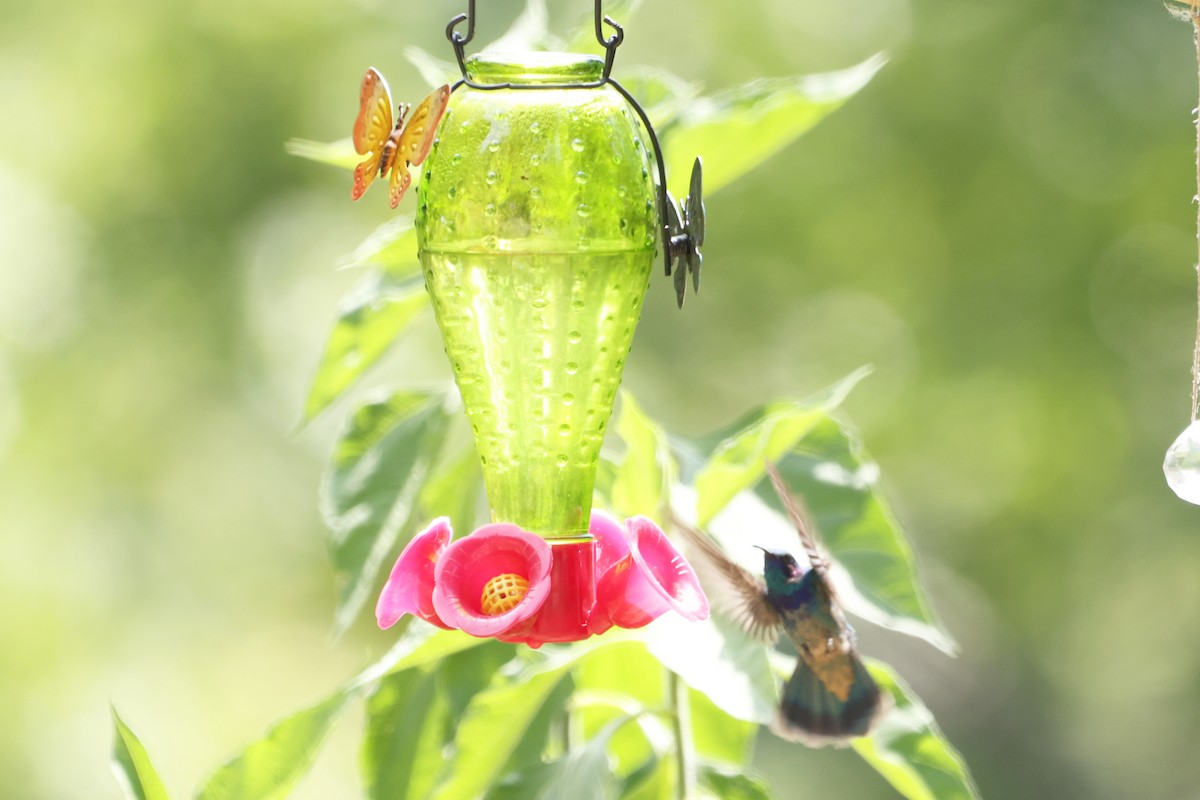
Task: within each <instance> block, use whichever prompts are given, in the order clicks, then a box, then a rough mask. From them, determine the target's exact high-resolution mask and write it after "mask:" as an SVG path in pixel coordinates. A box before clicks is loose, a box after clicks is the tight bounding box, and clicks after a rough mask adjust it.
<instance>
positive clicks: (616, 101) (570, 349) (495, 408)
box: [356, 0, 708, 646]
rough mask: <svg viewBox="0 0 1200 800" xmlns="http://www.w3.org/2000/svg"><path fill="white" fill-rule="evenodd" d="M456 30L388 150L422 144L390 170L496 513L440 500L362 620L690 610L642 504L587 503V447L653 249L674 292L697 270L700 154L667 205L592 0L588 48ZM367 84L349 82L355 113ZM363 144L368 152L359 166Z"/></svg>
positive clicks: (599, 622) (644, 128) (489, 621)
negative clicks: (452, 65)
mask: <svg viewBox="0 0 1200 800" xmlns="http://www.w3.org/2000/svg"><path fill="white" fill-rule="evenodd" d="M463 23H466V31H465V34H464V33H462V32H460V30H459V28H460V26H462V25H463ZM606 28H607V30H608V31H610V32H609V34H608V35H607V36H606V35H605V33H606ZM474 32H475V0H468V11H467V13H466V14H460V15H458V16H456V17H455V18H454V19H453V20H452V21H451V22H450V24H449V26H448V27H447V29H446V35H447V38H448V39H449V40H450V43H451V45H452V46H453V48H454V54H455V58H456V60H457V62H458V65H459V68H460V70H461V72H462V79H461V80H459V81H458V82H457V83H455V84H454V85H453V86H451V87H449V88H448V90H446V89H443V90H435V93H434V94H433V95H431V96H430V99H428V100H427V101H426V102H425V103H422V104H421V107H420V108H419V109H418V112H417V113H416V114H414V120H413V122H412V123H410V128H411V127H412V125H416V124H418V118H419V125H420V126H421V127H420V128H417V129H413V131H414V132H413V133H411V134H410V133H409V132H408V131H407V130H406V131H405V132H403V133H401V132H400V129H401V126H400V125H397V126H396V132H397V133H396V135H398V136H399V146H398V147H397V146H396V145H393V146H392V151H391V157H392V158H393V159H405V158H406V156H405V153H406V152H407V153H408V154H409V155H410V156H411V155H413V154H416V155H417V156H419V158H415V160H414V158H411V157H410V158H408V159H407V160H406V161H403V162H402V163H401V162H398V163H399V166H400V167H403V168H404V169H403V171H404V173H405V174H404V177H403V179H402V183H403V186H404V187H406V186H407V181H408V178H407V167H408V166H411V165H414V164H420V167H419V177H418V179H417V186H416V195H417V220H416V230H417V237H418V251H419V255H420V260H421V265H422V269H423V271H424V276H425V285H426V288H427V290H428V292H429V295H430V298H431V299H432V302H433V308H434V313H435V316H436V318H437V323H438V326H439V328H440V330H441V334H442V338H443V341H444V344H445V350H446V354H447V356H448V357H449V359H450V362H451V366H452V368H453V372H454V377H455V381H456V383H457V385H458V388H459V391H460V392H461V394H462V398H463V404H464V407H465V410H466V414H467V417H468V419H469V421H470V423H471V428H472V431H473V433H474V438H475V447H476V450H477V451H478V454H479V458H480V462H481V465H482V469H483V475H484V484H485V488H486V491H487V496H488V501H489V505H490V507H491V515H492V519H493V520H494V521H493V523H492V524H490V525H485V526H483V527H482V528H480V529H479V530H477V531H476V532H474V533H472V534H471V535H469V536H466V537H463V538H461V539H459V540H457V541H454V542H450V538H451V532H450V530H449V523H448V521H447V520H445V519H444V518H442V519H439V520H436V521H434V523H433V524H431V525H430V527H429V528H428V529H426V530H425V531H424V532H423V533H421V534H418V536H417V537H415V538H414V539H413V541H412V542H411V543H410V545H409V546H408V548H407V549H406V550H405V552H404V553H403V554H402V555H401V556H400V559H399V560H398V561H397V563H396V567H395V569H394V570H393V573H392V577H391V578H390V579H389V581H388V584H387V585H386V586H385V587H384V591H383V594H382V595H381V597H380V601H379V606H378V609H377V613H378V617H379V622H380V624H381V625H383V626H384V627H386V626H387V625H390V624H391V623H393V622H395V620H396V619H397V618H399V616H400V615H402V614H404V613H413V614H416V615H418V616H421V617H422V618H424V619H426V620H428V621H430V622H432V623H434V624H437V625H441V626H442V627H456V628H461V629H463V630H465V631H467V632H468V633H472V634H474V635H479V636H495V637H497V638H500V639H503V640H507V641H519V642H526V643H528V644H531V645H533V646H538V645H540V644H541V643H543V642H560V641H575V640H579V639H583V638H586V637H588V636H590V635H593V634H597V633H602V632H603V631H604V630H606V629H607V628H608V627H611V626H612V625H618V626H622V627H638V626H640V625H644V624H646V623H647V622H649V621H650V620H651V619H653V618H654V617H657V616H658V615H660V614H662V613H664V612H665V611H666V610H668V609H674V610H676V611H678V612H679V613H681V614H683V615H684V616H685V617H688V618H691V619H702V618H704V617H705V616H707V613H708V603H707V600H706V599H705V597H704V594H703V592H702V591H701V589H700V586H699V583H698V582H697V581H696V578H695V575H694V573H693V572H692V570H691V567H690V566H688V564H687V562H686V561H685V560H684V559H683V557H682V556H681V555H680V554H679V553H678V552H677V551H676V550H675V548H674V547H673V546H672V545H671V543H670V542H669V540H668V539H667V538H666V537H665V536H664V535H663V534H662V531H661V530H659V529H658V528H657V526H655V525H654V523H652V522H651V521H650V520H648V519H646V518H644V517H634V518H633V519H630V520H627V521H626V522H625V523H621V522H619V521H617V520H615V519H613V518H611V517H609V516H607V515H605V514H603V513H600V512H593V511H592V491H593V487H594V483H595V477H596V469H597V466H598V464H599V459H600V446H601V443H602V441H603V439H604V434H605V429H606V427H607V425H608V422H609V418H610V417H611V415H612V410H613V401H614V398H615V397H616V393H617V387H618V386H619V384H620V382H621V373H622V370H623V368H624V365H625V359H626V357H627V355H628V353H629V348H630V344H631V342H632V339H633V332H634V328H635V327H636V325H637V322H638V318H639V316H640V314H641V310H642V302H643V299H644V298H645V294H646V290H647V288H648V285H649V280H650V275H651V272H652V269H653V265H654V263H655V261H656V258H657V257H661V259H662V262H661V263H662V264H663V267H664V269H665V272H666V274H667V275H668V276H671V275H672V273H674V285H675V290H676V293H677V300H678V303H679V305H680V306H681V307H682V305H683V292H684V288H685V284H686V277H687V274H688V273H690V274H691V275H692V280H693V286H694V288H695V289H698V288H699V279H700V266H701V261H702V258H701V254H700V246H701V245H702V244H703V241H704V204H703V202H702V200H701V166H700V160H699V159H696V161H695V164H694V167H693V171H692V176H691V185H690V194H689V196H688V197H687V198H686V199H685V200H684V202H683V203H682V204H679V203H677V202H676V201H675V199H674V198H672V197H671V196H670V194H669V193H668V192H667V189H666V174H665V168H664V166H663V158H662V152H661V149H660V146H659V142H658V139H657V137H656V136H655V133H654V129H653V126H652V125H651V123H650V120H649V118H648V117H647V115H646V112H645V111H644V110H643V109H642V107H641V106H640V105H639V104H638V103H637V101H636V100H635V99H634V98H633V97H632V96H631V95H630V94H629V92H628V91H626V90H625V89H624V88H623V87H622V86H621V85H620V84H619V83H617V82H616V81H615V80H614V79H613V78H612V77H611V71H612V67H613V60H614V57H615V55H616V51H617V48H618V47H619V46H620V44H621V42H622V40H623V38H624V32H623V30H622V28H621V26H620V25H618V24H617V23H616V22H614V21H613V20H612V19H611V18H609V17H606V16H604V14H603V11H602V0H595V32H596V39H597V41H598V42H599V43H600V45H601V46H602V47H603V48H604V55H603V57H599V56H592V55H581V54H574V53H545V52H529V53H515V54H514V53H488V52H484V53H480V54H477V55H471V56H467V55H466V52H465V49H466V46H467V45H468V44H469V43H470V42H471V40H472V38H473V36H474ZM372 74H374V75H378V73H374V71H373V70H372V71H369V72H368V80H372V78H371V76H372ZM380 80H382V79H381V78H380ZM447 91H448V98H447V99H442V98H446V96H447ZM385 93H386V90H385ZM367 101H368V86H367V81H364V86H363V103H364V112H363V113H367V112H366V109H367ZM387 102H388V103H389V104H390V99H388V101H387ZM439 117H440V119H439ZM362 118H363V114H360V124H361V120H362ZM401 121H403V119H402V120H401ZM387 122H390V108H388V117H387ZM358 129H359V126H356V143H357V131H358ZM376 149H379V148H376ZM422 150H423V151H425V152H421V151H422ZM360 152H364V150H363V149H360ZM381 152H382V155H383V158H384V163H383V164H382V165H381V166H380V167H379V169H380V171H381V173H385V172H386V171H387V170H386V167H388V166H389V164H390V162H389V161H388V160H387V159H388V155H389V154H388V152H386V148H384V149H383V150H382V151H381ZM371 158H372V157H371V156H368V161H367V162H364V165H366V168H367V169H369V170H374V169H376V167H375V165H373V164H371V163H370V161H371ZM422 159H423V160H422ZM357 185H358V184H357V182H356V187H357ZM395 185H396V182H395V173H393V186H395ZM356 192H357V193H359V194H361V191H359V190H358V189H357V188H356ZM400 192H403V187H402V188H400ZM393 198H394V199H398V197H397V196H396V195H395V194H393ZM659 253H661V256H658V255H657V254H659Z"/></svg>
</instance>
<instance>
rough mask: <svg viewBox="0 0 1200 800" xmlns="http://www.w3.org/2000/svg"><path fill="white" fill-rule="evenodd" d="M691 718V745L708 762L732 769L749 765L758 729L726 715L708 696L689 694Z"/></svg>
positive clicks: (752, 724)
mask: <svg viewBox="0 0 1200 800" xmlns="http://www.w3.org/2000/svg"><path fill="white" fill-rule="evenodd" d="M688 704H689V709H690V714H691V718H692V743H693V746H694V747H695V748H696V753H697V754H698V755H700V756H701V757H703V758H704V759H705V760H706V761H719V762H721V763H723V764H728V765H730V766H733V767H742V766H745V765H746V764H747V763H748V762H749V761H750V756H751V753H752V750H753V746H754V737H755V735H756V734H757V733H758V726H757V725H756V724H754V723H753V722H746V721H744V720H740V719H736V718H734V717H731V716H730V715H728V714H726V713H725V712H724V711H722V710H721V709H720V707H718V706H717V704H716V703H714V702H713V701H712V700H710V699H709V697H708V695H706V694H704V693H703V692H698V691H696V690H695V689H689V690H688Z"/></svg>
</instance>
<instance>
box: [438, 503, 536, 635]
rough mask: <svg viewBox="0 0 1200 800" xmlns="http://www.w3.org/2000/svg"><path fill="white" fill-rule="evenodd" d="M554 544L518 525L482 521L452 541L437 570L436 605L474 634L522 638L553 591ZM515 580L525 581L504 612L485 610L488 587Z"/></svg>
mask: <svg viewBox="0 0 1200 800" xmlns="http://www.w3.org/2000/svg"><path fill="white" fill-rule="evenodd" d="M550 564H551V554H550V545H548V544H546V541H545V540H544V539H542V538H541V537H540V536H537V535H535V534H532V533H529V532H527V531H523V530H521V529H520V528H519V527H517V526H516V525H511V524H509V523H504V522H498V523H493V524H491V525H484V526H483V527H481V528H479V529H478V530H477V531H475V532H474V533H472V534H471V535H470V536H466V537H464V538H462V539H459V540H458V541H456V542H454V543H453V544H451V545H450V546H449V547H448V548H446V552H445V553H444V554H443V555H442V558H441V560H440V561H438V564H437V568H436V570H435V573H434V588H433V607H434V608H435V609H436V610H437V613H438V616H439V617H441V619H442V620H444V621H445V622H446V623H448V624H449V625H451V626H453V627H455V628H461V629H462V630H463V631H465V632H467V633H469V634H471V635H472V636H496V637H501V638H506V639H509V640H514V641H516V640H521V639H520V637H522V636H523V635H524V634H526V633H527V632H528V631H529V629H530V628H531V627H532V623H533V619H532V618H533V617H534V615H535V614H537V612H538V610H539V609H540V608H541V607H542V604H543V603H545V602H546V597H547V595H549V593H550ZM513 580H518V581H522V582H524V584H525V587H524V588H523V591H520V592H517V593H516V594H519V595H520V596H519V600H517V601H516V602H515V605H512V607H511V608H508V609H507V610H504V611H503V612H502V613H487V611H485V609H484V603H483V597H484V592H485V589H489V590H490V589H492V588H493V587H494V586H495V585H496V584H495V583H493V582H494V581H499V582H501V583H503V582H505V581H508V582H509V583H511V582H512V581H513Z"/></svg>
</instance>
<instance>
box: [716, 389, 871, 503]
mask: <svg viewBox="0 0 1200 800" xmlns="http://www.w3.org/2000/svg"><path fill="white" fill-rule="evenodd" d="M865 374H866V373H865V372H864V371H862V370H860V371H859V372H856V373H854V374H852V375H850V376H849V377H847V378H844V379H843V380H842V381H840V382H839V383H837V384H835V385H834V386H832V387H830V388H829V389H827V390H825V391H824V392H821V393H820V394H818V395H817V396H815V397H813V398H810V399H808V400H806V401H802V402H794V401H780V402H775V403H769V404H767V405H765V406H762V407H761V408H759V409H756V410H755V411H752V412H750V413H749V414H748V415H746V416H745V417H743V418H742V419H741V420H739V421H738V422H737V423H735V424H734V426H733V428H732V429H731V430H729V431H726V432H725V433H722V434H718V435H717V436H716V437H715V439H716V440H717V442H718V443H717V444H715V446H714V447H713V448H712V450H711V452H712V455H711V456H710V457H709V459H708V461H707V462H706V463H705V464H704V465H703V466H702V467H701V468H700V470H699V471H698V472H697V473H696V476H695V487H696V492H697V495H698V497H697V500H696V522H697V524H699V525H700V526H701V527H703V526H705V525H707V524H708V523H709V522H710V521H711V520H712V518H713V517H714V516H715V515H716V514H717V512H718V511H720V510H721V509H722V508H724V507H725V505H726V504H727V503H728V502H729V501H730V500H732V499H733V498H734V496H735V495H737V494H738V493H739V492H741V491H743V490H745V489H749V488H750V487H752V486H754V485H755V484H756V483H758V481H759V480H760V479H761V478H762V477H763V475H764V474H765V472H766V469H765V466H764V465H765V462H767V461H772V462H774V461H778V460H779V459H780V458H782V457H783V455H784V454H785V453H787V452H788V451H790V450H791V449H792V448H793V447H795V445H796V443H797V442H798V441H800V440H801V439H802V438H804V437H805V436H806V435H808V433H809V432H810V431H812V429H813V428H814V427H815V426H816V425H817V424H818V423H820V422H821V421H822V420H824V419H826V417H827V412H828V411H830V410H831V409H833V408H836V407H837V406H838V405H839V404H840V403H841V402H842V400H843V399H844V398H845V396H846V395H847V394H849V392H850V390H851V389H852V388H854V385H855V384H856V383H858V381H859V380H861V379H862V378H863V376H864V375H865ZM701 449H709V448H707V447H704V446H703V445H701Z"/></svg>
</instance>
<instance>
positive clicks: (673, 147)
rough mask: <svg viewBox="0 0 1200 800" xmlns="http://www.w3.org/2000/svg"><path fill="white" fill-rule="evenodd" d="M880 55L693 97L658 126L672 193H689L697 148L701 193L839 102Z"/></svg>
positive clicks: (871, 71)
mask: <svg viewBox="0 0 1200 800" xmlns="http://www.w3.org/2000/svg"><path fill="white" fill-rule="evenodd" d="M884 63H885V60H884V59H883V58H882V57H881V56H878V55H877V56H874V57H872V58H870V59H868V60H866V61H864V62H862V63H861V64H858V65H856V66H854V67H851V68H850V69H847V70H843V71H841V72H830V73H825V74H821V75H804V76H799V77H791V78H775V79H769V80H758V81H754V82H752V83H748V84H746V85H744V86H739V87H737V88H735V89H731V90H729V91H726V92H721V93H720V94H717V95H714V96H712V97H710V98H707V99H699V100H696V101H694V102H692V103H690V104H689V105H688V106H687V107H686V109H685V110H684V112H683V113H682V114H681V115H680V116H679V118H678V119H677V120H676V122H675V124H673V125H671V126H670V127H668V128H666V129H665V130H663V131H659V137H660V139H661V140H662V146H663V153H664V158H665V160H666V167H667V177H668V180H669V181H670V185H671V187H672V189H673V190H674V191H675V193H676V197H680V198H682V197H683V196H684V195H686V194H687V185H688V180H689V178H690V176H691V170H692V161H693V160H694V159H695V158H696V156H700V157H701V158H702V159H703V160H704V194H705V195H706V196H712V194H713V193H714V192H716V191H719V190H720V189H721V188H722V187H724V186H726V185H727V184H729V183H732V182H733V181H735V180H737V179H738V178H740V177H741V176H742V175H744V174H745V173H747V172H749V171H750V170H751V169H753V168H754V167H756V166H758V165H759V164H761V163H763V162H764V161H766V160H767V159H768V158H770V157H771V156H772V155H774V154H775V153H776V152H778V151H779V150H781V149H783V148H784V147H786V146H787V145H788V144H790V143H791V142H792V141H793V140H795V139H796V138H797V137H798V136H800V135H801V134H802V133H804V132H806V131H808V130H809V129H810V128H812V127H813V126H814V125H816V124H817V123H818V122H820V121H821V119H822V118H824V117H825V116H826V115H827V114H829V113H830V112H832V111H834V110H836V109H837V108H838V107H839V106H841V105H842V103H844V102H845V101H846V100H847V99H849V98H850V97H851V96H853V95H854V94H855V93H856V92H857V91H858V90H859V89H861V88H863V87H864V86H866V85H867V84H868V83H869V82H870V81H871V78H873V77H874V76H875V73H876V72H878V71H879V69H880V67H882V66H883V65H884Z"/></svg>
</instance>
